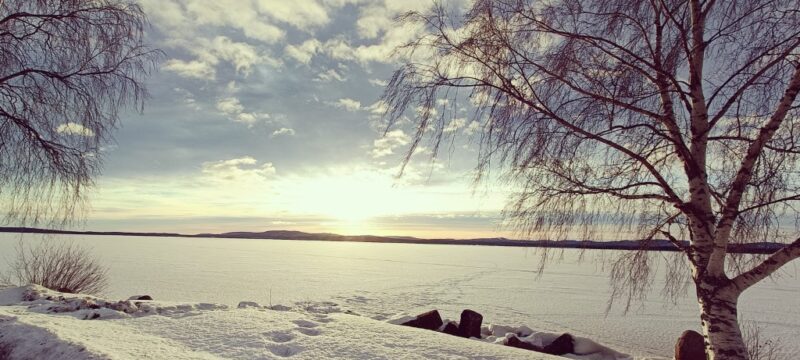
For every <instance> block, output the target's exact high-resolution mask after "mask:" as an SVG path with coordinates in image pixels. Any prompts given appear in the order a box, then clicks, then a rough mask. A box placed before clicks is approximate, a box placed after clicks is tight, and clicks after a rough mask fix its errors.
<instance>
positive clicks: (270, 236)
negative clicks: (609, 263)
mask: <svg viewBox="0 0 800 360" xmlns="http://www.w3.org/2000/svg"><path fill="white" fill-rule="evenodd" d="M0 233H19V234H53V235H89V236H131V237H178V238H216V239H253V240H300V241H332V242H337V241H338V242H364V243H387V244H420V245H472V246H501V247H523V248H553V249H581V250H627V251H639V250H646V251H669V252H676V251H680V250H679V249H678V248H677V247H676V246H675V244H673V243H671V242H670V241H668V240H663V239H653V240H650V241H647V242H645V241H641V240H620V241H592V240H515V239H508V238H475V239H424V238H415V237H407V236H376V235H339V234H331V233H307V232H301V231H291V230H270V231H264V232H228V233H220V234H211V233H202V234H180V233H164V232H128V231H73V230H55V229H41V228H29V227H0ZM682 243H683V245H685V246H688V242H687V241H683V242H682ZM784 245H785V244H782V243H774V242H760V243H750V244H731V245H729V249H728V252H729V253H739V254H771V253H773V252H775V251H778V250H780V249H781V248H783V247H784Z"/></svg>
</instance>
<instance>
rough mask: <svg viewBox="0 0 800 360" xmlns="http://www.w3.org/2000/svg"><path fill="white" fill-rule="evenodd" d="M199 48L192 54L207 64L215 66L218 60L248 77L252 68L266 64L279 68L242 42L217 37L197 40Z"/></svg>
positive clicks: (279, 63) (266, 56)
mask: <svg viewBox="0 0 800 360" xmlns="http://www.w3.org/2000/svg"><path fill="white" fill-rule="evenodd" d="M198 43H199V45H200V46H199V47H196V48H195V50H194V52H195V53H196V54H197V55H198V56H199V57H200V58H201V59H204V60H206V61H207V62H209V63H212V64H217V63H218V62H219V61H220V60H224V61H227V62H229V63H231V64H232V65H233V66H234V68H235V69H236V72H238V73H242V74H244V75H249V74H250V71H251V69H252V67H253V66H254V65H257V64H262V63H264V64H267V65H270V66H272V67H279V66H280V65H281V62H280V61H279V60H276V59H274V58H272V57H271V56H269V55H266V54H262V53H259V51H258V50H256V48H255V47H254V46H252V45H250V44H247V43H244V42H236V41H233V40H231V39H229V38H227V37H225V36H217V37H215V38H214V39H213V40H206V39H202V40H198Z"/></svg>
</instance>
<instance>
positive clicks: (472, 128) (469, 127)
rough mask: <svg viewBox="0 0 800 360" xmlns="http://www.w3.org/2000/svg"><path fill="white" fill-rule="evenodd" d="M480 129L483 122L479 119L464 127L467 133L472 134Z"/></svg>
mask: <svg viewBox="0 0 800 360" xmlns="http://www.w3.org/2000/svg"><path fill="white" fill-rule="evenodd" d="M480 131H481V124H480V123H479V122H477V121H473V122H471V123H469V125H467V127H466V128H464V134H465V135H472V134H475V133H477V132H480Z"/></svg>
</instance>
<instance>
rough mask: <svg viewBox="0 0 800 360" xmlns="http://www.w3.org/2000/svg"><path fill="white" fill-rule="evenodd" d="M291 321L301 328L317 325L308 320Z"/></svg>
mask: <svg viewBox="0 0 800 360" xmlns="http://www.w3.org/2000/svg"><path fill="white" fill-rule="evenodd" d="M292 322H293V323H295V325H297V326H299V327H302V328H314V327H317V326H319V324H317V323H315V322H313V321H309V320H294V321H292Z"/></svg>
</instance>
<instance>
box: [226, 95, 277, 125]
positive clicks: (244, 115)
mask: <svg viewBox="0 0 800 360" xmlns="http://www.w3.org/2000/svg"><path fill="white" fill-rule="evenodd" d="M217 110H219V111H220V112H221V113H223V114H225V115H226V116H228V118H229V119H231V120H232V121H236V122H240V123H244V124H247V126H253V124H255V123H256V121H258V118H259V117H268V115H266V114H257V113H252V112H245V111H244V110H245V109H244V106H243V105H242V103H241V102H239V99H237V98H235V97H227V98H222V99H219V100H217Z"/></svg>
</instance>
